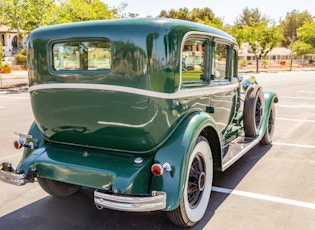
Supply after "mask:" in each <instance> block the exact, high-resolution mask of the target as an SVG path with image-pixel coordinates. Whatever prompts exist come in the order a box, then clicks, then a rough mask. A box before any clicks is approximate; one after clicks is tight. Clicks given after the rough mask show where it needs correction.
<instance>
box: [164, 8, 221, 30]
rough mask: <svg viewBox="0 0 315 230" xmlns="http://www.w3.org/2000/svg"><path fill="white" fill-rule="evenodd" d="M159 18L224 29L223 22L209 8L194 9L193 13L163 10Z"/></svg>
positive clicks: (185, 9) (183, 9)
mask: <svg viewBox="0 0 315 230" xmlns="http://www.w3.org/2000/svg"><path fill="white" fill-rule="evenodd" d="M159 17H164V18H175V19H181V20H186V21H193V22H198V23H201V24H205V25H210V26H213V27H216V28H221V29H222V28H223V21H222V20H221V19H220V18H218V17H215V15H214V13H213V12H212V10H211V9H210V8H208V7H205V8H203V9H200V8H194V9H193V10H192V11H189V10H188V9H187V8H180V9H179V10H174V9H171V10H170V11H168V12H167V11H165V10H162V11H161V12H160V14H159Z"/></svg>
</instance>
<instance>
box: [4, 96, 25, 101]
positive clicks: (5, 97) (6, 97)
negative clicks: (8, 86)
mask: <svg viewBox="0 0 315 230" xmlns="http://www.w3.org/2000/svg"><path fill="white" fill-rule="evenodd" d="M0 98H4V99H23V100H26V99H27V100H29V99H30V97H10V96H0Z"/></svg>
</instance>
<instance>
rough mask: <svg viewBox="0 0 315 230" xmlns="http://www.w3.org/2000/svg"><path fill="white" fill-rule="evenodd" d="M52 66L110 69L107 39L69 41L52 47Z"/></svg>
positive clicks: (110, 58) (69, 68)
mask: <svg viewBox="0 0 315 230" xmlns="http://www.w3.org/2000/svg"><path fill="white" fill-rule="evenodd" d="M52 52H53V63H52V64H53V68H54V69H55V70H57V71H61V70H110V69H111V64H112V53H111V43H110V42H109V41H71V42H63V43H55V44H54V45H53V47H52Z"/></svg>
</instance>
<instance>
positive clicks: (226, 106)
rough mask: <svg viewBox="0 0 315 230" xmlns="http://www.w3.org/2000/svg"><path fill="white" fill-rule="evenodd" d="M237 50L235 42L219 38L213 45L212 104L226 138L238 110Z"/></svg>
mask: <svg viewBox="0 0 315 230" xmlns="http://www.w3.org/2000/svg"><path fill="white" fill-rule="evenodd" d="M235 58H236V51H235V50H234V48H233V44H229V42H228V41H224V40H219V39H217V40H216V41H215V42H214V44H213V45H212V65H211V75H212V76H211V78H212V81H211V84H212V87H213V88H212V89H213V94H211V98H210V105H211V107H212V108H213V118H214V119H215V120H216V122H217V125H218V127H219V130H220V133H221V135H222V138H221V140H225V138H224V137H225V136H226V134H227V133H228V132H229V130H230V129H231V128H232V127H231V123H232V120H233V117H234V115H235V111H236V101H237V98H236V97H237V86H238V83H237V80H236V78H234V76H236V66H235V64H236V61H235Z"/></svg>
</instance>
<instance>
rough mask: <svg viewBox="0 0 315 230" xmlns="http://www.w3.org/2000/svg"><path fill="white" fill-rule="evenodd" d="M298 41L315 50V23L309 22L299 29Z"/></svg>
mask: <svg viewBox="0 0 315 230" xmlns="http://www.w3.org/2000/svg"><path fill="white" fill-rule="evenodd" d="M297 37H298V40H300V41H302V42H304V43H306V44H309V45H311V46H312V47H313V48H315V21H314V20H308V21H306V22H305V23H304V24H303V26H301V27H300V28H298V29H297Z"/></svg>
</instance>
